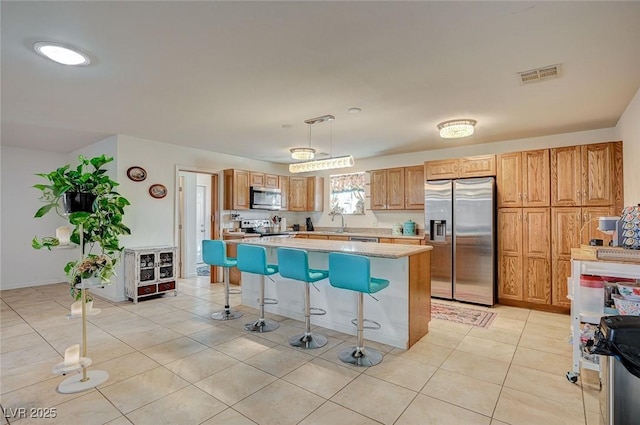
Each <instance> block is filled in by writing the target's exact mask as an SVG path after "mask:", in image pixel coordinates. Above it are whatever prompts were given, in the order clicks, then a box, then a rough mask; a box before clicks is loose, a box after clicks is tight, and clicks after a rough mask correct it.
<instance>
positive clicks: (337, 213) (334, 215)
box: [331, 212, 344, 233]
mask: <svg viewBox="0 0 640 425" xmlns="http://www.w3.org/2000/svg"><path fill="white" fill-rule="evenodd" d="M331 215H332V217H331V221H332V222H333V219H334V218H336V216H337V215H339V216H340V218H341V219H342V222H341V225H340V228H339V229H338V230H337V233H342V232H344V216H343V215H342V213H340V212H332V213H331Z"/></svg>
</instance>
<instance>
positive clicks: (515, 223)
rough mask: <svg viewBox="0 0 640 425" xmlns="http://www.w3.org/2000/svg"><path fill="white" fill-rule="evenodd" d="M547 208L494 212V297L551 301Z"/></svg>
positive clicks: (541, 302)
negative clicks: (496, 291)
mask: <svg viewBox="0 0 640 425" xmlns="http://www.w3.org/2000/svg"><path fill="white" fill-rule="evenodd" d="M550 224H551V223H550V210H549V208H502V209H500V210H499V211H498V235H499V237H498V298H499V299H510V300H514V301H526V302H529V303H536V304H549V303H550V302H551V243H550Z"/></svg>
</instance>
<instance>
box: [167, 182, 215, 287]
mask: <svg viewBox="0 0 640 425" xmlns="http://www.w3.org/2000/svg"><path fill="white" fill-rule="evenodd" d="M178 184H179V188H178V192H179V197H178V199H177V202H178V206H177V207H178V208H177V216H178V226H177V230H178V238H176V239H177V240H178V245H179V247H178V252H179V274H180V277H182V278H193V277H196V276H210V279H209V280H210V281H211V283H214V282H218V281H219V279H218V276H217V274H218V273H217V270H216V269H215V268H210V267H209V266H208V265H207V264H205V263H204V262H203V258H202V241H203V240H204V239H217V238H218V236H219V234H220V231H219V226H220V222H219V220H218V217H219V215H220V212H219V205H220V204H219V201H218V194H219V188H218V175H217V174H216V173H214V172H199V171H188V170H179V171H178Z"/></svg>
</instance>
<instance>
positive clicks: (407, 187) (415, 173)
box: [404, 165, 424, 210]
mask: <svg viewBox="0 0 640 425" xmlns="http://www.w3.org/2000/svg"><path fill="white" fill-rule="evenodd" d="M404 207H405V209H407V210H422V209H424V166H423V165H417V166H415V167H405V169H404Z"/></svg>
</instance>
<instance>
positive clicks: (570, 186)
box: [551, 146, 582, 207]
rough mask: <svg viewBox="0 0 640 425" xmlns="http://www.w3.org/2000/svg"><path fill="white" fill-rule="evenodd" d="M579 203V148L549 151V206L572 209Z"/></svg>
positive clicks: (572, 147)
mask: <svg viewBox="0 0 640 425" xmlns="http://www.w3.org/2000/svg"><path fill="white" fill-rule="evenodd" d="M581 203H582V183H581V155H580V146H569V147H565V148H554V149H551V205H552V206H554V207H574V206H578V205H580V204H581Z"/></svg>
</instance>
